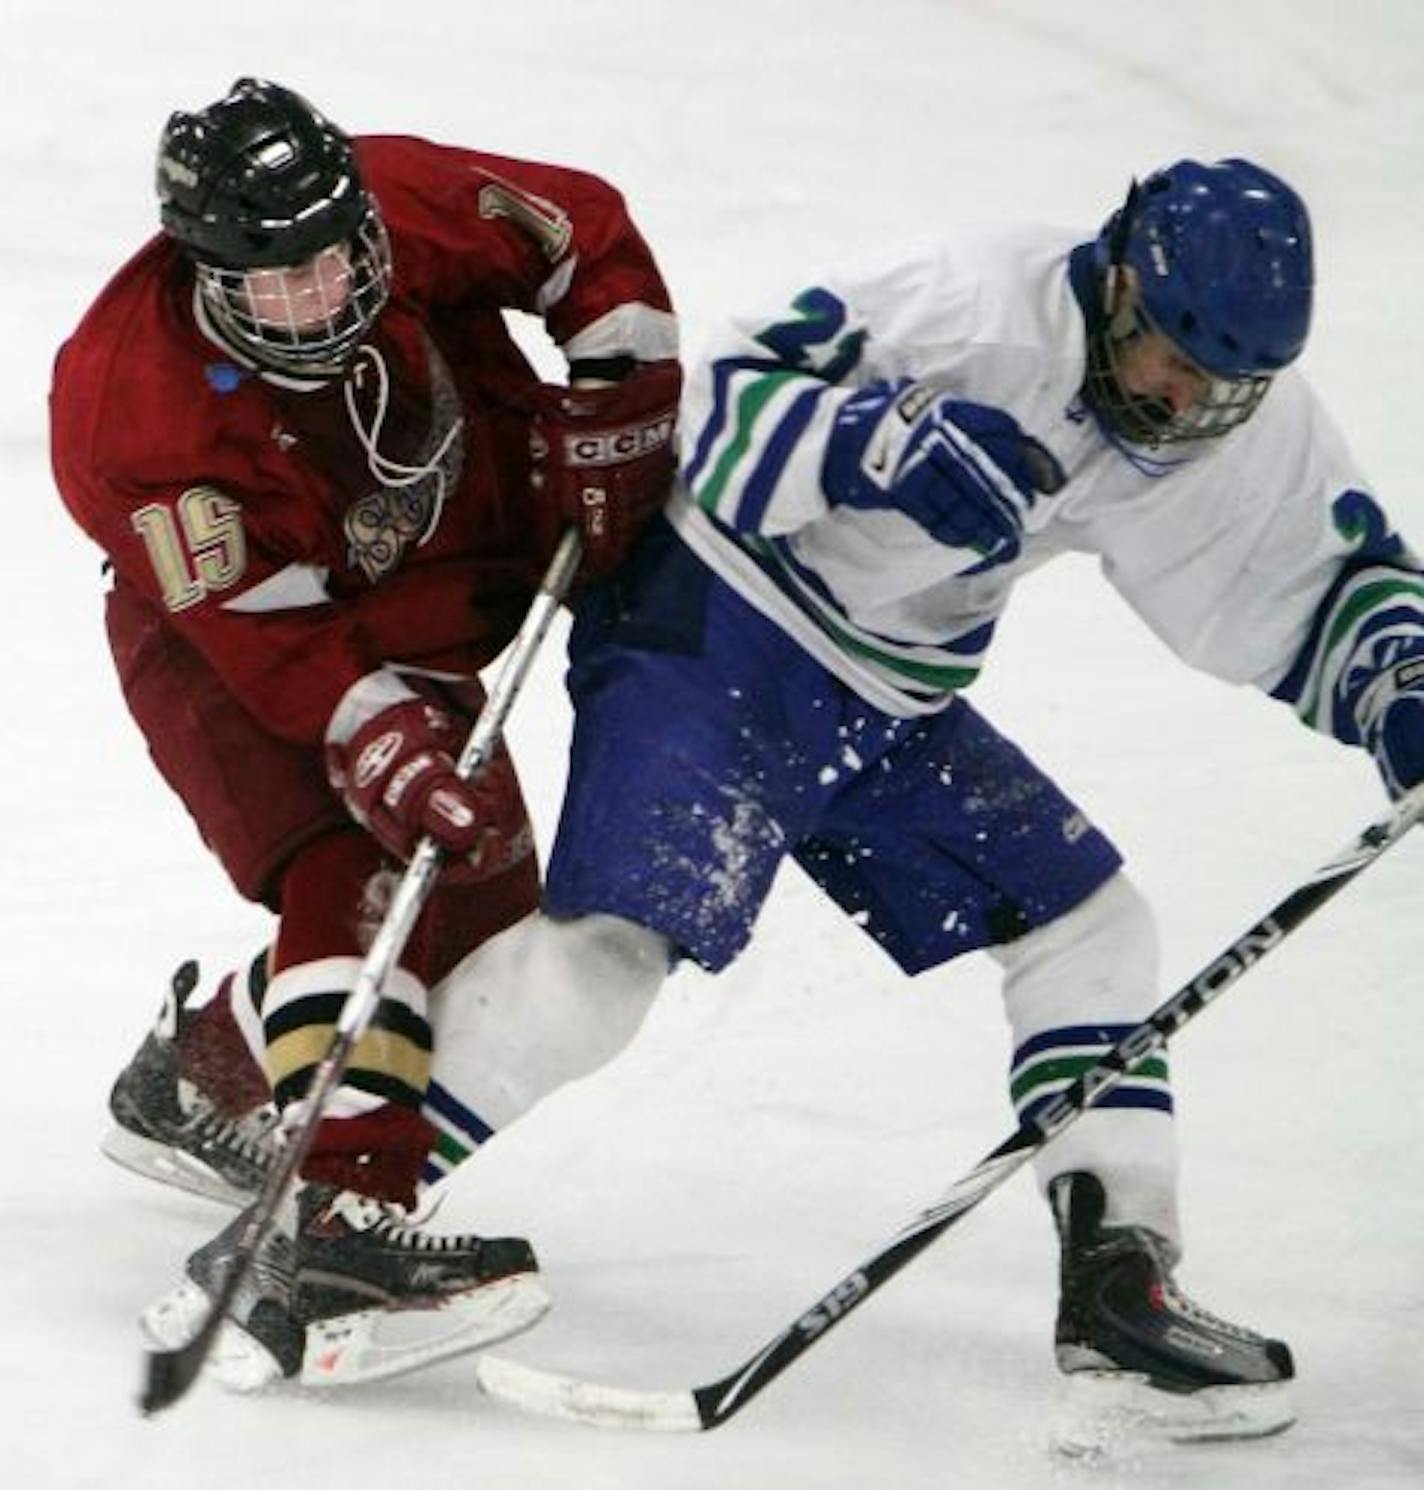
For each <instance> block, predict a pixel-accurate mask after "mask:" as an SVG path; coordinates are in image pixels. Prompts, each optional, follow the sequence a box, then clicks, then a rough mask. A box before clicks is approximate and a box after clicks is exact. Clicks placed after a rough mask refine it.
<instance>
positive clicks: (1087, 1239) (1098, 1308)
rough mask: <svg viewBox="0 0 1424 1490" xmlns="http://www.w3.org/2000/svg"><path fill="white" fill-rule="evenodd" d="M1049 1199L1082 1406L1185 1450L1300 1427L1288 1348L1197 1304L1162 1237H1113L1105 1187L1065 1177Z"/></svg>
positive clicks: (1062, 1311) (1066, 1336)
mask: <svg viewBox="0 0 1424 1490" xmlns="http://www.w3.org/2000/svg"><path fill="white" fill-rule="evenodd" d="M1049 1195H1050V1199H1051V1200H1052V1203H1053V1210H1054V1215H1055V1218H1056V1219H1057V1222H1058V1231H1059V1237H1060V1240H1061V1242H1062V1272H1061V1287H1062V1292H1061V1296H1060V1301H1059V1308H1058V1325H1057V1330H1056V1333H1055V1339H1056V1345H1057V1357H1058V1367H1059V1369H1060V1370H1061V1371H1063V1372H1065V1373H1066V1374H1067V1375H1068V1376H1069V1377H1070V1379H1071V1382H1072V1386H1073V1388H1074V1389H1075V1390H1076V1395H1077V1406H1079V1407H1081V1408H1083V1409H1084V1410H1085V1411H1086V1412H1088V1413H1089V1414H1091V1413H1092V1411H1094V1409H1095V1408H1096V1409H1101V1410H1104V1411H1106V1412H1107V1413H1108V1414H1109V1415H1110V1416H1112V1417H1113V1418H1114V1419H1116V1425H1117V1427H1118V1428H1127V1429H1143V1430H1146V1431H1148V1432H1150V1433H1152V1434H1155V1435H1156V1436H1159V1437H1165V1438H1168V1439H1173V1440H1178V1441H1183V1440H1195V1439H1210V1438H1257V1437H1261V1436H1263V1435H1265V1434H1268V1433H1278V1432H1280V1431H1281V1430H1283V1429H1285V1428H1288V1427H1289V1426H1290V1425H1291V1423H1292V1422H1294V1421H1295V1416H1294V1413H1293V1411H1292V1409H1291V1406H1290V1402H1289V1396H1288V1384H1289V1382H1290V1381H1291V1379H1292V1378H1293V1377H1294V1375H1295V1368H1294V1366H1293V1365H1292V1363H1291V1354H1290V1350H1289V1348H1288V1347H1287V1346H1286V1344H1285V1343H1284V1341H1281V1340H1268V1339H1266V1338H1264V1337H1263V1336H1261V1335H1257V1334H1255V1333H1253V1332H1252V1331H1251V1330H1248V1329H1245V1328H1243V1327H1242V1326H1240V1325H1235V1324H1230V1323H1228V1322H1227V1321H1226V1320H1223V1319H1218V1318H1217V1317H1216V1316H1215V1315H1212V1314H1209V1313H1207V1311H1206V1310H1205V1309H1203V1308H1201V1307H1200V1306H1199V1305H1198V1304H1195V1303H1194V1302H1193V1301H1192V1300H1191V1299H1189V1298H1188V1297H1187V1296H1186V1295H1185V1294H1184V1293H1183V1292H1182V1291H1181V1290H1180V1289H1179V1288H1178V1287H1177V1285H1176V1284H1175V1283H1174V1282H1173V1279H1172V1264H1173V1261H1174V1258H1173V1256H1172V1248H1171V1246H1170V1244H1169V1243H1168V1242H1167V1241H1166V1240H1165V1239H1164V1238H1162V1237H1160V1236H1158V1235H1157V1234H1156V1233H1155V1232H1152V1231H1149V1230H1147V1229H1146V1228H1145V1227H1136V1226H1114V1227H1108V1226H1104V1225H1103V1224H1102V1222H1103V1215H1104V1213H1105V1210H1106V1204H1107V1200H1106V1195H1105V1193H1104V1191H1103V1186H1102V1183H1101V1181H1099V1180H1098V1178H1097V1176H1096V1175H1092V1174H1087V1173H1076V1174H1067V1175H1061V1176H1060V1177H1059V1178H1058V1179H1056V1180H1054V1181H1053V1183H1052V1185H1051V1186H1050V1187H1049Z"/></svg>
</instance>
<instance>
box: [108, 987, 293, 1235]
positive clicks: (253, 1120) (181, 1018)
mask: <svg viewBox="0 0 1424 1490" xmlns="http://www.w3.org/2000/svg"><path fill="white" fill-rule="evenodd" d="M197 982H198V965H197V963H195V962H185V963H183V964H182V966H181V967H179V968H178V970H177V971H176V972H175V973H174V974H173V981H172V985H171V987H170V988H169V990H168V994H167V996H166V998H165V999H164V1004H163V1008H162V1010H161V1011H160V1013H159V1016H158V1019H157V1021H156V1022H155V1024H154V1026H153V1028H152V1029H151V1030H150V1031H149V1033H148V1034H147V1035H146V1036H145V1037H144V1041H143V1044H142V1045H140V1046H139V1048H138V1051H137V1053H136V1054H135V1055H134V1058H133V1059H132V1060H131V1061H130V1062H129V1064H128V1065H127V1066H126V1067H125V1068H124V1069H123V1071H122V1072H121V1073H120V1074H119V1078H118V1080H117V1081H116V1082H115V1083H114V1087H113V1091H112V1092H111V1093H110V1095H109V1111H110V1113H111V1114H112V1116H113V1119H114V1127H113V1128H112V1129H111V1130H110V1132H109V1133H108V1134H107V1135H106V1136H105V1137H104V1139H103V1142H102V1144H101V1147H102V1149H103V1152H104V1153H105V1154H107V1155H108V1157H109V1158H111V1159H113V1160H114V1161H115V1162H116V1163H118V1164H122V1165H123V1166H124V1167H125V1168H126V1169H131V1170H133V1171H134V1173H136V1174H141V1175H144V1176H146V1177H147V1178H148V1179H152V1180H158V1181H159V1182H160V1183H162V1184H166V1185H174V1186H176V1187H177V1188H178V1189H180V1190H187V1191H190V1192H192V1193H193V1194H195V1195H203V1196H206V1197H207V1198H208V1199H210V1200H218V1201H222V1202H224V1203H225V1204H228V1205H239V1206H240V1205H246V1204H247V1202H248V1201H250V1200H251V1199H252V1197H253V1196H254V1195H255V1194H256V1193H257V1190H258V1189H259V1188H260V1186H261V1184H262V1180H263V1178H264V1176H265V1175H266V1173H267V1171H268V1170H269V1169H270V1168H271V1165H272V1160H273V1156H274V1155H275V1153H276V1151H277V1145H278V1141H279V1140H278V1135H277V1113H276V1109H275V1108H273V1107H272V1106H271V1105H270V1104H266V1105H263V1106H261V1107H258V1108H256V1109H254V1110H253V1111H251V1112H248V1113H245V1114H243V1115H241V1116H232V1115H230V1114H228V1113H225V1112H224V1111H223V1110H222V1109H221V1108H220V1107H219V1106H218V1104H217V1103H216V1102H215V1101H213V1100H212V1098H211V1097H210V1096H209V1094H208V1093H206V1092H205V1091H203V1090H202V1088H201V1087H199V1086H198V1085H197V1084H196V1083H195V1082H193V1081H191V1080H189V1079H188V1078H187V1077H186V1076H184V1075H182V1074H181V1072H180V1071H179V1064H178V1033H179V1031H180V1030H181V1029H182V1028H183V1026H184V1024H185V1023H186V1022H187V1020H188V1019H189V1018H191V1015H190V1013H189V1011H188V1009H187V1000H188V998H189V997H190V995H191V994H192V992H193V989H194V988H195V987H196V986H197Z"/></svg>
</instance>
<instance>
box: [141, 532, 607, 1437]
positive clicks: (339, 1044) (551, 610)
mask: <svg viewBox="0 0 1424 1490" xmlns="http://www.w3.org/2000/svg"><path fill="white" fill-rule="evenodd" d="M582 551H583V544H582V540H581V538H580V536H579V533H578V530H577V529H574V528H571V529H570V530H569V531H568V532H567V533H565V534H564V536H563V539H562V540H561V541H560V543H559V547H558V549H557V551H556V552H555V554H554V557H553V559H552V561H551V562H550V564H549V568H548V570H547V572H546V573H545V575H544V578H543V580H542V581H541V583H540V586H539V591H538V593H537V594H536V595H535V597H534V599H533V601H532V602H531V603H530V606H529V610H528V612H527V613H526V615H525V617H524V621H523V623H522V624H521V625H520V628H519V631H518V634H517V635H516V636H515V638H514V641H513V642H512V643H511V644H510V650H509V654H508V656H507V657H506V659H505V662H504V665H503V666H502V667H501V668H500V671H499V676H498V678H496V680H495V684H494V687H493V688H492V689H491V690H490V695H489V698H488V699H486V700H485V706H484V708H483V709H481V710H480V715H479V718H478V719H477V720H476V721H475V725H474V728H473V729H472V730H471V731H470V735H469V738H468V739H467V740H466V741H465V746H464V749H463V750H461V752H460V758H459V760H458V761H457V762H456V764H455V769H456V771H457V772H458V773H459V774H460V775H461V776H462V777H464V778H466V779H467V780H468V779H469V778H470V777H472V776H473V775H474V774H475V773H476V772H477V771H478V770H479V769H480V768H481V767H482V766H483V765H484V764H485V763H486V762H487V761H488V760H489V759H490V757H491V755H493V753H494V750H495V747H496V746H497V745H498V744H499V741H500V737H501V736H502V735H503V733H504V726H505V722H506V720H507V719H508V718H509V713H510V710H511V709H512V708H513V707H514V701H515V699H516V698H517V697H518V696H519V693H520V690H521V689H522V688H523V686H524V680H525V678H526V677H527V676H528V673H529V669H530V668H531V667H532V666H533V663H534V659H535V657H536V656H537V655H538V652H539V649H540V647H541V646H542V645H543V641H544V638H545V636H546V635H547V634H548V630H549V626H550V624H551V623H552V621H553V619H554V616H555V615H556V614H557V613H558V609H559V605H560V603H561V602H562V600H563V598H564V596H565V594H566V593H567V592H568V588H569V584H570V581H571V580H572V579H573V576H574V571H575V570H576V569H577V568H578V564H579V559H580V557H581V556H582ZM443 857H444V856H443V854H442V852H441V850H440V849H439V848H438V847H437V846H436V844H435V843H434V841H433V840H431V839H430V838H422V839H421V840H420V843H419V845H418V847H417V848H416V850H415V852H414V853H413V854H412V855H411V858H410V863H409V864H408V865H407V866H406V869H405V873H404V874H403V875H402V876H401V879H400V883H399V885H397V887H396V891H395V894H394V895H393V896H392V897H391V903H390V906H389V908H388V909H387V911H386V914H385V918H384V919H383V920H382V922H381V925H380V928H379V930H378V931H377V932H376V935H375V937H374V938H373V939H372V942H371V947H370V950H369V951H368V952H367V953H366V956H365V958H364V960H363V961H362V963H361V968H360V971H359V972H358V973H357V975H356V981H355V983H354V985H353V986H352V989H351V992H350V993H349V994H347V996H346V1001H345V1003H344V1004H343V1005H342V1007H341V1014H340V1016H339V1017H338V1018H337V1021H336V1032H335V1034H334V1035H333V1036H332V1040H331V1045H330V1047H329V1048H328V1049H327V1052H326V1054H325V1055H324V1056H323V1057H322V1060H321V1063H320V1065H318V1066H317V1068H316V1071H315V1073H314V1075H313V1077H312V1081H311V1086H310V1087H309V1088H308V1091H307V1096H306V1099H305V1104H304V1105H305V1112H304V1114H303V1119H302V1122H301V1125H300V1126H299V1127H298V1128H296V1129H295V1131H294V1132H293V1133H292V1135H291V1138H290V1141H289V1142H288V1144H287V1145H286V1147H285V1148H284V1149H283V1151H282V1155H281V1157H280V1158H279V1160H278V1161H277V1163H276V1164H275V1165H274V1166H273V1167H272V1169H271V1170H270V1171H269V1172H268V1175H267V1178H266V1180H265V1181H264V1183H263V1185H262V1189H261V1191H260V1192H259V1193H258V1196H257V1199H256V1201H255V1203H254V1204H253V1206H252V1209H251V1214H250V1215H249V1217H248V1220H247V1224H246V1225H245V1226H244V1228H243V1230H242V1234H241V1236H240V1237H239V1239H238V1244H237V1250H236V1253H235V1255H234V1257H233V1261H232V1266H231V1267H230V1268H229V1269H228V1271H227V1274H226V1275H225V1277H224V1278H223V1283H222V1287H221V1289H220V1290H219V1291H218V1294H217V1297H216V1298H215V1299H214V1300H213V1303H212V1306H211V1307H210V1309H209V1310H208V1313H207V1316H206V1318H205V1319H204V1320H203V1324H202V1327H201V1328H200V1329H199V1330H198V1332H197V1334H195V1335H194V1336H193V1338H192V1339H191V1340H189V1341H188V1342H187V1343H186V1344H185V1345H181V1346H179V1347H178V1348H177V1349H174V1350H159V1351H149V1352H147V1354H146V1357H145V1373H144V1388H143V1393H142V1395H141V1397H140V1399H139V1406H140V1407H141V1409H142V1410H143V1412H144V1413H145V1414H152V1413H156V1412H161V1411H162V1410H163V1409H164V1408H165V1407H171V1406H172V1405H173V1404H174V1403H175V1402H177V1401H178V1400H179V1398H181V1397H182V1396H183V1395H184V1393H185V1392H187V1390H188V1388H189V1387H191V1386H192V1385H193V1383H194V1382H195V1381H196V1380H197V1378H198V1373H199V1372H200V1371H201V1370H202V1368H203V1363H204V1362H205V1361H206V1360H207V1358H208V1355H209V1353H210V1351H211V1350H212V1348H213V1345H214V1343H215V1342H216V1340H217V1337H218V1333H219V1331H220V1330H221V1328H222V1324H223V1320H224V1318H225V1317H226V1315H227V1313H228V1310H229V1309H230V1308H231V1306H232V1303H233V1301H234V1299H236V1298H237V1296H238V1293H239V1292H240V1291H241V1289H242V1287H243V1285H244V1284H245V1283H246V1281H247V1278H248V1275H249V1273H250V1272H251V1271H252V1266H253V1263H254V1261H255V1259H256V1257H257V1251H258V1248H259V1247H260V1245H261V1243H262V1241H263V1239H264V1238H265V1237H266V1235H267V1232H268V1231H269V1230H270V1229H271V1226H272V1224H273V1222H274V1220H275V1219H276V1216H277V1212H278V1210H279V1209H280V1208H281V1206H282V1203H283V1202H284V1201H285V1200H286V1198H287V1194H288V1192H289V1191H290V1189H291V1188H292V1185H293V1184H294V1183H295V1181H296V1177H297V1175H298V1173H299V1172H300V1170H301V1167H302V1163H303V1161H304V1160H305V1159H306V1156H307V1154H308V1152H309V1151H310V1149H311V1146H312V1141H313V1139H314V1138H315V1136H316V1130H317V1126H318V1125H319V1124H320V1122H321V1115H322V1113H323V1111H324V1110H325V1108H326V1104H327V1100H328V1098H329V1097H330V1096H331V1093H332V1091H333V1090H334V1089H335V1088H336V1087H337V1086H338V1085H339V1084H340V1081H341V1078H342V1076H343V1075H344V1074H345V1071H346V1067H347V1064H348V1063H349V1061H350V1059H351V1052H352V1051H353V1050H354V1049H355V1047H356V1044H357V1043H358V1041H359V1040H360V1039H361V1036H362V1035H363V1034H364V1033H365V1032H366V1028H367V1026H368V1025H369V1024H370V1023H371V1020H372V1019H373V1018H374V1017H375V1015H376V1011H377V1008H378V1007H379V1005H380V1001H381V990H382V988H383V987H384V986H385V982H386V978H387V977H388V976H389V974H390V971H391V968H392V967H393V966H394V965H395V962H396V959H397V958H398V957H399V956H400V954H401V952H402V951H403V950H404V948H405V944H406V942H407V941H408V940H409V938H410V934H411V932H412V931H413V930H414V929H415V923H416V921H418V920H419V919H420V913H421V911H422V910H423V909H424V907H425V902H426V900H427V899H428V898H429V896H430V892H431V890H432V889H433V888H434V885H435V880H436V877H437V876H438V874H439V873H440V866H441V862H442V860H443Z"/></svg>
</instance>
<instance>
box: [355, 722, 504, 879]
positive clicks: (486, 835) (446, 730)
mask: <svg viewBox="0 0 1424 1490" xmlns="http://www.w3.org/2000/svg"><path fill="white" fill-rule="evenodd" d="M460 744H461V735H460V733H459V730H458V729H457V727H456V724H455V721H454V719H453V718H452V717H451V716H450V715H449V714H447V713H446V712H445V710H444V709H441V708H437V707H436V706H435V705H434V704H431V703H426V702H425V701H424V700H423V699H406V700H403V701H402V702H401V703H398V704H392V705H391V706H390V707H389V708H385V709H382V710H381V711H380V713H378V714H375V715H373V716H372V717H371V718H370V719H368V720H367V721H366V722H365V724H363V725H361V726H360V728H359V729H357V730H356V731H355V733H354V734H353V735H352V736H351V739H350V740H349V741H347V743H346V744H345V745H328V746H327V751H326V770H327V776H328V778H329V779H330V781H331V784H332V786H333V787H334V788H335V789H336V790H337V791H338V792H340V793H341V795H342V797H343V798H344V799H345V802H346V806H347V808H348V809H349V811H350V813H351V815H352V817H354V818H355V819H356V821H357V822H359V823H360V824H361V825H362V826H363V827H365V828H366V829H367V830H368V831H369V832H370V833H371V835H372V836H373V837H374V838H375V839H376V840H377V841H378V842H379V843H380V844H381V846H382V848H384V849H385V850H386V851H387V852H388V853H392V854H394V855H396V857H397V858H400V859H409V858H410V856H411V854H413V853H414V852H415V847H416V844H417V843H419V841H420V838H421V836H422V835H423V834H426V833H428V834H429V835H430V836H431V837H432V838H433V839H434V840H435V841H436V843H438V844H439V845H440V847H441V848H442V849H444V850H445V852H446V853H448V854H452V855H457V856H459V857H460V858H462V859H465V860H467V861H468V863H469V865H470V866H471V868H472V869H473V871H474V873H475V874H476V876H478V877H483V876H484V875H488V874H495V873H497V872H498V871H499V870H501V869H505V868H507V867H508V866H509V865H510V864H511V863H513V862H514V861H515V860H516V859H518V858H520V857H522V856H523V855H524V854H525V853H527V852H528V847H529V827H528V821H527V819H526V818H525V815H524V804H523V802H522V801H521V800H520V796H519V786H518V782H517V781H516V779H515V775H514V768H513V767H512V766H511V764H510V762H509V758H508V756H507V755H505V754H504V753H503V752H502V751H501V753H500V754H498V755H496V756H495V757H494V759H492V760H491V761H490V762H489V764H488V765H487V766H486V767H485V768H484V769H483V770H482V771H480V772H479V774H478V775H477V776H476V777H475V778H474V780H472V781H463V780H461V778H460V777H459V776H458V775H457V774H456V771H455V759H454V757H455V754H456V753H457V752H458V750H459V747H460Z"/></svg>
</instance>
